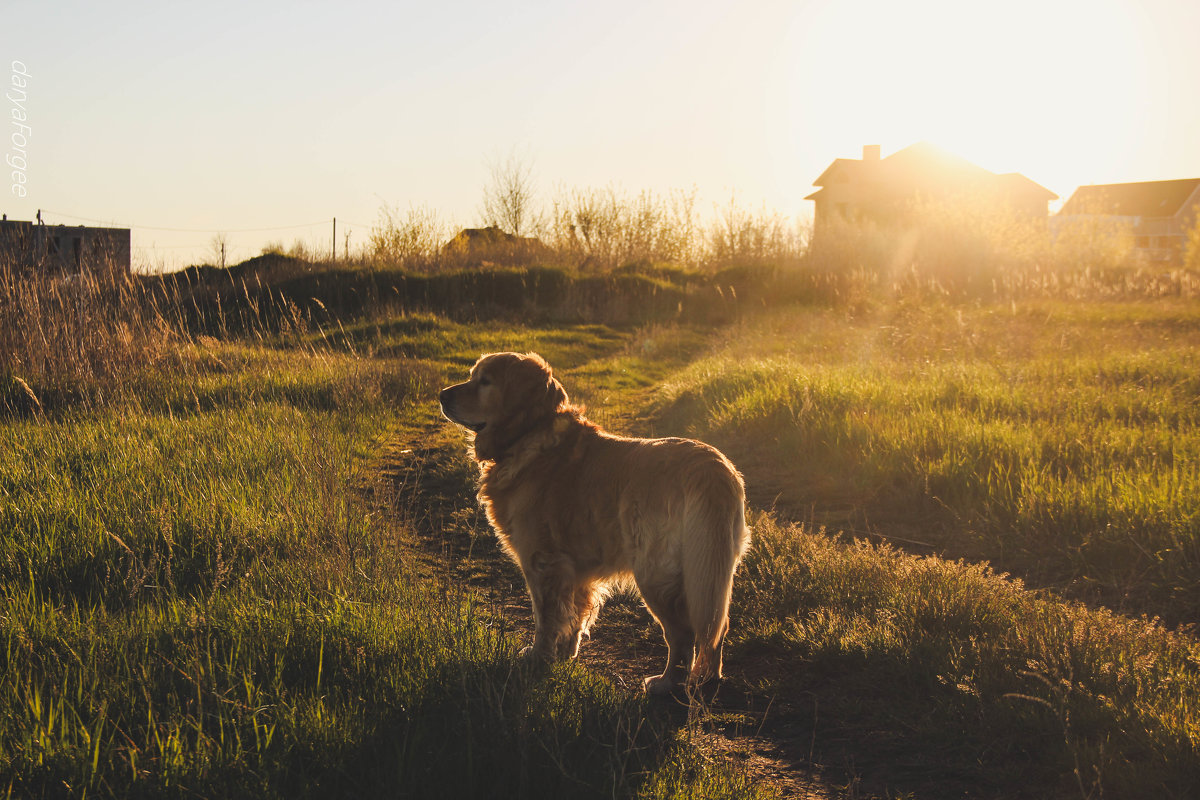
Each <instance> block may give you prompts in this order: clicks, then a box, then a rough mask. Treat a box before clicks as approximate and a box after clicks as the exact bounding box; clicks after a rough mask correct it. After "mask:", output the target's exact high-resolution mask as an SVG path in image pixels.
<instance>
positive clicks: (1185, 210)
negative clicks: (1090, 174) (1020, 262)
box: [1054, 178, 1200, 264]
mask: <svg viewBox="0 0 1200 800" xmlns="http://www.w3.org/2000/svg"><path fill="white" fill-rule="evenodd" d="M1198 216H1200V178H1188V179H1184V180H1170V181H1142V182H1139V183H1108V184H1097V185H1094V186H1080V187H1079V188H1078V189H1076V190H1075V193H1074V194H1072V195H1071V197H1070V199H1069V200H1067V202H1066V203H1065V204H1064V205H1063V207H1062V209H1061V210H1060V211H1059V212H1058V214H1056V215H1055V219H1054V223H1055V228H1057V229H1061V228H1063V227H1064V226H1067V225H1070V224H1071V223H1072V222H1074V221H1080V220H1086V221H1094V220H1101V221H1105V222H1111V223H1114V224H1117V225H1121V226H1126V227H1127V228H1128V229H1129V231H1130V232H1131V233H1132V234H1133V246H1134V252H1135V253H1137V254H1138V255H1139V256H1141V257H1142V258H1143V259H1145V260H1147V261H1150V262H1155V263H1164V264H1178V263H1180V262H1181V261H1182V260H1183V251H1184V245H1185V243H1186V241H1187V236H1188V233H1189V232H1190V231H1191V230H1192V228H1193V227H1194V226H1195V225H1196V224H1197V217H1198Z"/></svg>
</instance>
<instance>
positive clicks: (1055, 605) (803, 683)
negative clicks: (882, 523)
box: [731, 515, 1200, 798]
mask: <svg viewBox="0 0 1200 800" xmlns="http://www.w3.org/2000/svg"><path fill="white" fill-rule="evenodd" d="M754 530H755V546H754V549H753V550H752V551H751V553H750V555H749V556H748V558H747V561H746V565H745V572H744V574H743V575H742V579H741V580H740V581H739V582H737V583H735V597H734V608H735V610H736V616H735V618H734V620H733V624H732V634H731V635H732V638H733V641H732V642H731V650H732V653H733V656H732V658H735V659H738V660H739V661H745V662H746V663H751V664H757V665H762V664H771V665H773V666H772V668H771V669H769V670H767V671H766V674H765V677H763V678H762V679H761V681H762V685H761V686H760V690H761V691H763V692H764V693H767V694H770V695H777V696H782V697H804V698H807V699H808V700H809V702H810V703H811V706H812V707H813V708H814V712H813V717H812V719H811V720H810V721H809V722H808V724H810V725H812V726H813V729H814V734H813V747H814V750H815V751H816V753H815V757H816V758H817V759H818V760H823V761H825V762H826V763H835V764H836V763H838V762H839V761H841V760H845V759H852V760H853V762H854V763H855V765H856V767H857V769H858V770H860V771H861V772H862V773H865V774H867V775H875V776H876V781H877V782H881V783H883V784H884V786H885V787H886V788H887V790H889V791H893V792H895V791H914V793H915V795H916V796H918V797H926V796H930V797H943V796H961V795H967V796H985V797H1025V796H1030V797H1097V796H1104V797H1130V798H1135V797H1189V796H1192V793H1194V792H1195V790H1196V788H1197V787H1198V786H1200V759H1198V758H1197V751H1198V749H1200V714H1198V713H1197V707H1196V699H1197V697H1200V646H1198V645H1197V644H1196V642H1195V640H1194V639H1193V638H1191V637H1189V636H1185V635H1181V634H1173V633H1170V632H1168V631H1166V630H1165V629H1163V628H1162V627H1161V626H1160V625H1158V624H1155V623H1153V622H1147V621H1146V620H1144V619H1142V620H1135V619H1130V618H1127V617H1122V616H1119V615H1116V614H1113V613H1111V612H1108V611H1104V610H1093V609H1089V608H1087V607H1084V606H1082V605H1076V604H1068V603H1063V602H1061V601H1059V600H1055V599H1053V598H1050V597H1047V596H1044V595H1040V594H1037V593H1033V592H1030V591H1028V590H1025V589H1024V588H1023V587H1022V586H1021V584H1020V583H1019V582H1016V581H1013V580H1010V579H1008V578H1006V577H1004V576H998V575H996V574H995V573H993V572H992V571H991V570H990V569H989V568H987V567H986V566H983V565H979V564H969V563H965V562H953V561H948V560H943V559H938V558H928V557H924V558H923V557H917V556H913V555H907V554H904V553H901V552H899V551H897V550H895V549H893V548H890V547H888V546H886V545H884V546H875V545H870V544H868V543H866V542H862V541H859V542H853V543H852V542H848V541H845V540H838V539H836V538H834V537H831V536H829V535H827V534H826V532H825V531H824V530H819V531H814V530H812V529H811V528H808V527H804V526H801V527H797V526H785V525H780V524H778V523H777V522H775V521H774V520H773V519H771V518H770V517H768V516H766V515H759V516H758V517H757V518H756V519H755V520H754ZM848 731H849V732H851V734H852V735H851V736H850V737H849V741H848V742H847V740H846V738H845V737H846V733H847V732H848ZM880 776H882V780H880Z"/></svg>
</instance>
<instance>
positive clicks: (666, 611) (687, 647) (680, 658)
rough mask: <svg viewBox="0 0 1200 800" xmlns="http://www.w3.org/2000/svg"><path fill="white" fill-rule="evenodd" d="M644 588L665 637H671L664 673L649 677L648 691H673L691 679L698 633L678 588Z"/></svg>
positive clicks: (660, 692) (659, 692) (647, 680)
mask: <svg viewBox="0 0 1200 800" xmlns="http://www.w3.org/2000/svg"><path fill="white" fill-rule="evenodd" d="M641 592H642V599H643V600H645V601H646V608H648V609H650V613H651V614H653V615H654V618H655V619H656V620H658V624H659V625H661V626H662V629H663V638H664V639H666V641H667V665H666V667H665V668H664V669H663V672H662V674H661V675H652V676H650V677H649V678H646V680H645V682H644V683H645V687H646V693H647V694H654V695H665V694H670V693H671V692H672V691H674V690H675V688H676V687H677V686H681V685H683V683H684V682H686V681H687V676H688V671H689V670H690V668H691V665H692V654H693V652H694V650H695V648H696V634H695V632H694V631H693V630H692V626H691V623H690V621H689V620H688V613H687V609H686V608H685V607H684V603H683V602H682V598H681V597H680V596H679V592H678V589H674V590H672V589H671V588H664V587H653V586H645V587H642V588H641Z"/></svg>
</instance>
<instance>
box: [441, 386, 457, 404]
mask: <svg viewBox="0 0 1200 800" xmlns="http://www.w3.org/2000/svg"><path fill="white" fill-rule="evenodd" d="M452 388H454V387H452V386H450V387H447V388H445V389H442V391H441V392H439V393H438V402H439V403H441V404H442V405H446V403H448V402H449V401H450V389H452Z"/></svg>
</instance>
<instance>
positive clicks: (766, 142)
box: [0, 0, 1200, 269]
mask: <svg viewBox="0 0 1200 800" xmlns="http://www.w3.org/2000/svg"><path fill="white" fill-rule="evenodd" d="M1197 31H1200V2H1197V1H1196V0H1007V1H1006V2H1005V3H996V2H994V0H989V2H973V0H905V2H895V1H894V0H794V1H793V2H768V1H767V0H762V1H759V0H746V1H745V2H738V3H734V2H712V1H711V0H691V1H690V2H665V1H664V0H639V1H638V2H630V1H629V0H609V2H604V3H564V2H525V3H522V2H517V0H513V2H509V3H494V2H441V3H430V2H425V3H421V4H413V3H408V2H394V1H393V2H365V1H364V2H355V0H350V1H349V2H339V3H337V4H332V3H328V4H326V3H312V2H244V1H242V2H224V1H223V0H214V2H209V3H204V4H192V3H188V4H183V3H163V2H120V1H119V0H118V1H117V2H110V3H95V2H57V3H53V4H49V3H19V2H16V0H0V81H3V83H4V86H5V88H6V95H5V98H4V99H0V106H3V117H2V121H3V123H4V124H5V129H4V132H3V134H2V135H0V153H3V156H4V158H5V160H6V162H7V163H6V164H5V165H4V170H5V172H4V174H3V178H2V179H0V189H3V190H4V192H5V193H4V196H3V197H4V199H3V200H2V201H0V211H3V212H4V213H6V214H7V215H8V218H9V219H33V218H34V217H35V215H36V214H37V212H38V210H39V209H40V210H41V211H42V215H43V219H44V220H45V221H46V222H47V223H48V224H59V223H63V224H81V223H83V224H109V225H117V226H122V227H124V226H129V227H131V228H132V229H133V234H132V235H133V244H134V250H135V253H134V261H135V267H138V268H142V269H173V268H177V267H181V266H185V265H187V264H190V263H195V262H197V261H205V260H212V257H213V240H214V237H216V236H217V235H218V234H223V235H224V237H225V239H226V240H227V242H228V245H227V246H228V254H227V258H228V259H229V261H231V262H234V261H239V260H242V259H245V258H248V257H250V256H253V255H256V254H257V253H259V252H260V251H261V249H262V247H263V246H264V245H265V244H267V243H269V242H282V243H283V244H285V245H290V244H291V243H292V242H294V241H301V242H303V243H305V244H306V245H307V246H309V247H310V248H314V249H321V250H327V249H328V247H329V245H330V239H331V232H332V231H331V229H332V223H331V220H332V219H333V218H334V217H336V218H337V219H338V240H339V241H338V247H339V249H340V248H342V247H343V245H344V243H345V242H344V237H345V235H346V234H347V233H349V235H350V245H351V246H352V247H354V246H357V245H361V244H363V243H364V242H365V241H366V239H367V236H368V235H369V229H370V227H371V225H372V224H374V223H376V221H377V220H378V218H379V212H380V208H381V206H383V205H387V206H389V207H392V208H397V209H400V210H404V209H407V208H408V207H410V206H426V207H428V208H431V209H433V210H434V211H436V212H437V213H438V214H439V215H440V216H441V217H442V218H443V219H444V220H446V221H447V223H453V224H457V225H474V224H478V223H479V222H480V219H479V216H480V215H479V208H480V204H481V199H482V195H483V190H484V187H485V185H486V184H487V183H488V180H489V165H490V164H492V163H495V162H497V161H500V160H503V159H505V158H507V157H509V156H510V155H513V154H515V155H516V156H517V157H518V159H519V160H521V161H522V162H524V163H525V164H526V165H528V166H529V167H530V169H531V174H532V178H533V181H534V187H535V190H536V192H537V195H536V199H538V200H540V201H542V202H544V203H545V202H549V201H550V200H551V199H553V197H554V196H555V195H556V194H558V193H561V192H563V191H566V190H569V189H583V188H589V187H594V188H605V187H610V186H611V187H615V188H617V189H619V190H623V191H626V192H629V193H636V192H640V191H643V190H651V191H655V192H660V193H664V194H665V193H667V192H670V191H672V190H677V189H679V190H685V191H693V190H694V191H695V192H696V195H697V197H698V203H697V208H698V210H699V211H700V212H701V213H711V212H713V211H714V210H715V209H716V208H717V207H718V206H724V205H727V204H728V203H729V202H730V199H731V198H736V199H737V202H738V203H739V204H742V205H744V206H747V207H750V208H756V209H757V208H765V209H769V210H770V211H773V212H779V213H782V214H784V215H786V216H788V217H795V218H797V219H803V218H806V217H807V216H809V215H811V205H812V204H811V202H810V201H805V200H804V197H805V196H806V195H808V194H809V193H811V192H812V191H813V189H812V182H813V180H814V179H816V177H817V176H818V175H819V174H820V173H821V172H822V170H823V169H824V168H825V167H826V166H828V164H829V162H831V161H832V160H833V159H835V158H858V157H860V156H861V153H862V146H863V145H866V144H878V145H880V146H881V147H882V150H883V155H884V156H887V155H889V154H890V153H892V152H895V151H896V150H899V149H902V148H904V147H907V146H908V145H910V144H913V143H915V142H917V141H930V142H933V143H935V144H937V145H939V146H941V147H943V148H945V149H947V150H949V151H951V152H953V153H956V154H958V155H960V156H962V157H964V158H967V159H969V160H971V161H973V162H975V163H976V164H978V165H979V166H982V167H984V168H986V169H990V170H993V171H995V172H1021V173H1023V174H1025V175H1026V176H1027V177H1029V178H1031V179H1032V180H1034V181H1036V182H1038V183H1040V184H1042V185H1043V186H1045V187H1047V188H1049V189H1050V190H1051V191H1053V192H1055V193H1057V194H1058V195H1060V196H1061V197H1062V198H1063V199H1064V200H1065V199H1066V197H1068V196H1069V195H1070V193H1071V192H1072V191H1074V190H1075V188H1076V187H1078V186H1080V185H1083V184H1094V183H1113V182H1124V181H1140V180H1166V179H1172V178H1195V177H1200V47H1198V46H1197V45H1196V32H1197ZM20 84H24V86H23V87H21V86H20ZM14 92H15V93H14ZM21 116H24V120H23V121H21V126H23V127H21V126H18V125H17V124H16V123H17V122H18V121H19V118H20V117H21ZM14 164H16V165H18V166H20V168H19V169H14V167H13V165H14ZM21 165H23V166H21ZM16 173H19V175H18V174H16ZM18 184H19V187H20V190H21V191H24V193H25V196H24V197H21V196H18V195H19V191H18V188H17V187H18Z"/></svg>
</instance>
